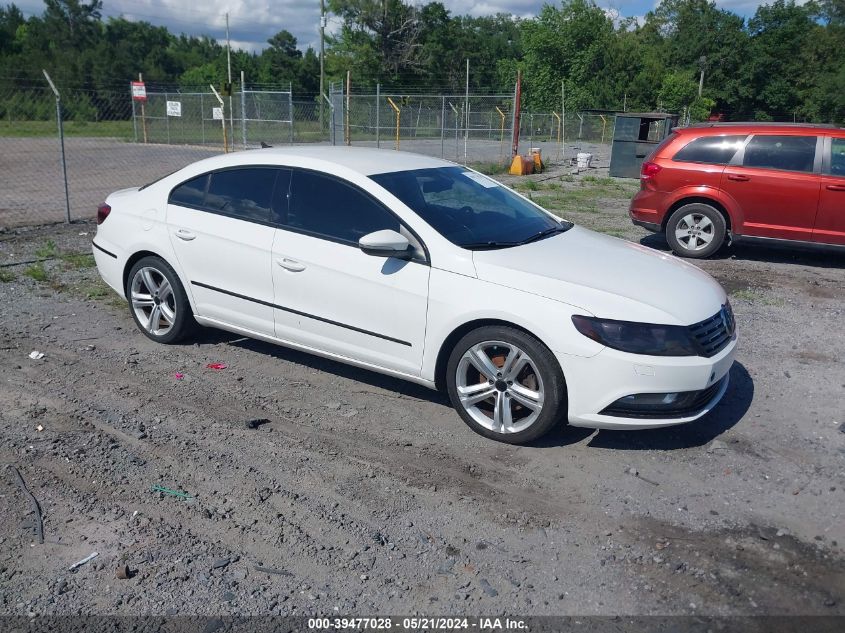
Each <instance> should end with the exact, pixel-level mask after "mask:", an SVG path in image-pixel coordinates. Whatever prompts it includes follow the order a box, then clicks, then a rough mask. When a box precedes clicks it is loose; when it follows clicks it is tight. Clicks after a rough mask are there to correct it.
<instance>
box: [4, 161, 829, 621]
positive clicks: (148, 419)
mask: <svg viewBox="0 0 845 633" xmlns="http://www.w3.org/2000/svg"><path fill="white" fill-rule="evenodd" d="M603 167H605V168H606V164H605V165H602V163H601V161H599V163H598V169H595V170H590V172H588V173H587V174H580V175H570V174H568V173H562V172H558V173H546V174H543V175H539V176H535V177H533V181H532V182H535V185H528V184H527V182H528V181H526V180H524V179H523V180H520V181H519V183H517V186H518V187H519V188H520V190H523V191H527V192H528V193H530V195H532V197H537V198H538V199H539V198H542V197H543V196H546V197H547V198H548V202H549V205H550V206H551V207H553V208H558V209H559V210H561V212H564V211H566V209H567V208H569V207H571V206H573V205H572V201H573V200H574V201H577V202H578V205H577V206H579V207H581V208H582V210H581V211H573V212H572V213H568V212H567V213H566V214H567V215H569V216H570V217H573V218H575V219H576V220H577V221H579V222H580V223H582V224H585V225H587V226H590V227H594V228H597V229H599V230H602V231H604V232H608V233H611V234H615V235H619V236H621V237H624V238H627V239H632V240H637V241H642V242H643V243H644V244H647V245H649V246H653V247H655V248H661V249H665V248H666V246H665V243H663V242H662V241H661V240H660V239H657V238H655V237H654V236H648V235H646V234H645V232H644V231H642V230H641V229H638V228H636V227H633V226H632V225H630V223H629V221H628V219H627V216H626V214H625V209H626V206H627V200H628V199H629V196H630V190H631V188H632V185H631V182H630V181H615V180H614V181H611V180H609V179H606V178H604V177H603V175H604V173H606V171H605V172H603V171H602V169H603ZM511 182H513V181H512V180H511ZM548 185H554V187H548ZM556 205H557V206H556ZM94 230H95V227H94V226H92V225H91V224H87V223H77V224H73V225H71V226H69V227H64V226H56V227H47V228H40V229H30V230H17V231H12V232H8V233H6V234H5V235H2V236H0V264H2V265H3V267H2V268H0V275H2V276H1V277H0V280H2V281H0V304H2V306H3V308H2V313H0V350H2V353H0V473H1V474H0V516H2V517H3V520H2V521H0V614H6V615H9V614H11V615H22V616H28V615H31V614H79V613H86V614H120V615H134V614H139V613H140V614H161V615H165V614H177V613H178V614H180V615H188V614H190V615H193V614H199V615H211V614H214V615H218V614H280V615H288V614H296V615H302V614H328V615H330V614H337V613H355V614H362V615H363V614H366V615H372V614H376V613H386V612H392V613H411V612H418V613H423V614H472V613H475V614H481V613H484V614H496V613H502V612H507V613H513V614H521V615H543V614H577V615H590V614H631V615H635V614H706V615H729V614H820V615H845V573H844V572H845V558H843V544H845V503H843V490H845V417H843V416H845V406H843V404H845V398H843V393H845V391H844V390H845V369H843V361H845V357H843V350H845V329H844V328H843V327H842V324H843V308H845V297H843V288H845V258H841V257H839V258H837V257H834V256H820V255H807V254H798V253H791V252H786V251H768V250H762V249H751V248H743V249H741V250H740V249H735V250H733V251H727V252H725V253H723V254H722V255H720V256H719V257H718V258H716V259H713V260H710V261H705V262H702V263H701V266H702V267H703V268H704V269H705V270H707V271H708V272H710V273H711V274H712V275H714V276H715V277H716V278H717V279H719V281H720V282H721V283H722V284H723V285H724V286H725V288H726V289H727V290H728V291H729V292H730V293H731V301H732V303H733V305H734V309H735V312H736V317H737V321H738V328H739V333H740V336H741V341H740V345H739V350H738V356H737V362H736V364H735V366H734V367H733V369H732V371H731V387H730V389H729V392H728V394H727V395H726V397H725V399H724V400H723V402H722V403H721V404H720V405H719V406H718V407H717V408H716V409H715V410H714V411H713V412H712V413H711V414H710V415H708V416H707V417H706V418H704V419H702V420H699V421H697V422H695V423H693V424H689V425H685V426H682V427H675V428H672V429H666V430H659V431H641V432H610V431H601V432H591V431H588V430H581V429H574V428H566V427H563V428H561V429H559V430H558V431H556V432H554V433H552V434H551V435H550V436H548V437H546V438H545V439H543V440H542V441H541V442H538V443H536V444H534V445H532V446H523V447H516V446H509V445H504V444H498V443H495V442H492V441H489V440H485V439H483V438H481V437H479V436H477V435H475V434H474V433H472V432H471V431H470V430H469V429H468V428H467V427H466V426H465V425H464V424H463V423H462V422H461V421H460V419H459V418H458V416H457V415H456V414H455V413H454V412H453V411H452V410H451V409H450V408H449V406H448V402H447V400H446V399H445V397H443V396H441V395H439V394H437V393H435V392H430V391H428V390H426V389H424V388H421V387H417V386H414V385H411V384H406V383H403V382H400V381H398V380H394V379H391V378H386V377H383V376H380V375H377V374H374V373H370V372H367V371H364V370H359V369H355V368H351V367H347V366H344V365H340V364H337V363H334V362H330V361H326V360H322V359H318V358H315V357H310V356H308V355H305V354H301V353H298V352H294V351H290V350H286V349H284V348H279V347H274V346H271V345H268V344H265V343H261V342H256V341H251V340H248V339H243V338H238V337H236V336H233V335H230V334H227V333H222V332H216V331H212V330H206V331H204V332H202V333H201V334H200V336H199V338H198V339H197V340H196V341H194V342H192V343H189V344H185V345H181V346H175V347H162V346H158V345H156V344H155V343H153V342H151V341H149V340H148V339H146V338H145V337H144V336H142V335H141V334H140V333H139V332H137V331H136V329H135V327H134V325H133V322H132V320H131V318H130V316H129V314H128V310H127V309H126V306H125V303H122V302H121V300H120V299H118V298H117V297H115V296H114V295H113V294H111V293H110V292H109V291H107V290H106V289H105V287H104V286H103V284H102V283H101V282H100V281H99V279H98V277H97V273H96V269H94V268H92V267H91V258H90V257H72V256H68V255H67V254H68V253H81V252H88V249H89V248H90V246H89V244H90V240H91V237H92V235H93V233H94ZM38 257H42V258H47V259H45V261H44V262H43V263H42V264H31V263H27V264H21V265H16V266H7V265H6V264H10V263H14V262H25V261H28V260H33V259H37V258H38ZM679 300H682V298H679ZM33 350H38V351H41V352H44V354H45V356H44V357H43V358H42V359H40V360H32V359H30V358H29V357H28V354H29V353H30V352H31V351H33ZM214 362H222V363H225V364H226V365H227V368H226V369H224V370H221V371H213V370H211V369H208V368H207V367H206V366H207V365H208V364H209V363H214ZM176 372H179V373H181V374H183V377H182V378H181V379H177V378H176V376H175V374H176ZM251 420H261V421H263V422H262V423H260V424H258V425H257V426H256V428H250V426H249V424H248V423H249V421H251ZM11 466H14V467H15V468H17V469H19V471H20V473H21V475H22V477H23V479H24V480H25V482H26V486H27V488H28V489H29V490H30V491H31V492H32V494H33V495H34V496H35V498H36V499H37V500H38V503H39V504H40V508H41V511H42V513H43V526H44V544H39V543H38V540H37V538H36V537H35V532H34V529H33V527H34V523H35V521H34V517H35V515H34V513H33V512H31V507H30V504H29V501H28V498H27V497H26V496H24V494H23V493H22V492H21V489H20V488H19V486H18V484H17V482H16V479H15V476H14V473H13V471H12V470H11V468H10V467H11ZM153 486H161V487H164V488H166V489H169V490H172V491H177V492H179V493H182V494H185V495H189V496H188V497H185V496H175V495H173V494H171V493H168V492H159V491H154V490H153V489H152V487H153ZM92 552H97V553H98V554H99V555H98V556H97V557H96V558H95V559H93V560H92V561H90V562H88V563H86V564H84V565H82V566H80V567H79V568H78V569H77V570H75V571H69V570H68V568H69V567H70V565H71V564H72V563H74V562H75V561H78V560H80V559H83V558H84V557H86V556H88V555H89V554H91V553H92ZM124 565H128V567H129V569H130V571H131V576H132V577H131V578H128V579H118V578H116V575H115V570H116V569H118V568H122V566H124Z"/></svg>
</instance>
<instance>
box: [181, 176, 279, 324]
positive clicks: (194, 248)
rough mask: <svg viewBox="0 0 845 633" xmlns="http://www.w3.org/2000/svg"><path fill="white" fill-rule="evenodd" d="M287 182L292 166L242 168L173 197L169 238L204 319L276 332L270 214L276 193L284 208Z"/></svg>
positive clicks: (202, 179) (195, 182)
mask: <svg viewBox="0 0 845 633" xmlns="http://www.w3.org/2000/svg"><path fill="white" fill-rule="evenodd" d="M289 180H290V171H289V170H286V169H280V168H277V167H239V168H232V169H223V170H218V171H215V172H212V173H210V174H205V175H202V176H199V177H197V178H194V179H192V180H189V181H187V182H185V183H183V184H182V185H180V186H178V187H176V188H175V189H174V190H173V191H172V192H171V194H170V198H169V200H168V205H167V224H168V229H169V231H170V241H171V243H172V245H173V249H174V251H175V252H176V257H177V258H178V260H179V264H180V266H181V267H182V270H183V272H184V274H185V275H186V276H187V282H188V286H189V287H188V288H187V290H188V292H190V293H192V295H193V298H194V304H195V307H196V310H197V314H198V315H199V316H202V317H206V318H208V319H214V320H215V321H218V322H222V323H226V324H231V325H236V326H238V327H242V328H246V329H249V330H252V331H254V332H259V333H261V334H267V335H271V336H272V335H273V334H274V332H275V324H274V318H273V307H272V305H273V303H272V302H273V279H272V275H271V252H272V247H273V237H274V235H275V228H274V226H273V223H272V222H271V215H272V214H273V208H274V205H276V204H278V200H277V199H276V197H275V196H277V195H279V194H278V193H277V191H281V196H282V198H281V200H282V203H283V204H286V198H285V196H286V195H287V189H288V181H289ZM277 186H278V189H277Z"/></svg>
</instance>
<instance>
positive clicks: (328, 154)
mask: <svg viewBox="0 0 845 633" xmlns="http://www.w3.org/2000/svg"><path fill="white" fill-rule="evenodd" d="M97 222H98V227H97V235H96V237H95V239H94V243H93V252H94V256H95V257H96V261H97V267H98V269H99V271H100V274H101V275H102V277H103V279H104V280H105V281H106V283H108V284H109V285H110V286H111V287H112V288H113V289H114V290H115V291H116V292H117V293H118V294H120V295H121V296H123V297H125V298H126V299H127V300H128V302H129V306H130V311H131V314H132V317H133V319H134V320H135V323H136V324H137V326H138V327H139V328H140V330H141V331H142V332H143V333H144V334H145V335H146V336H148V337H149V338H151V339H152V340H154V341H157V342H159V343H175V342H177V341H179V340H182V339H184V338H185V337H186V336H188V335H189V334H190V332H191V331H192V330H193V329H194V327H195V325H196V324H200V325H204V326H211V327H216V328H221V329H224V330H228V331H230V332H235V333H238V334H241V335H245V336H250V337H254V338H256V339H261V340H264V341H269V342H272V343H277V344H280V345H285V346H288V347H292V348H296V349H299V350H304V351H307V352H311V353H313V354H318V355H320V356H324V357H327V358H331V359H335V360H338V361H341V362H344V363H349V364H352V365H356V366H358V367H363V368H366V369H370V370H373V371H377V372H381V373H384V374H390V375H393V376H397V377H400V378H404V379H406V380H410V381H413V382H416V383H420V384H423V385H426V386H428V387H432V388H438V389H443V390H446V391H447V392H448V394H449V397H450V399H451V401H452V403H453V405H454V407H455V409H456V410H457V412H458V414H459V415H460V416H461V418H463V420H464V421H465V422H466V423H467V424H468V425H469V426H470V428H472V429H473V430H474V431H476V432H478V433H480V434H481V435H484V436H485V437H488V438H492V439H496V440H500V441H504V442H510V443H523V442H528V441H531V440H533V439H535V438H537V437H539V436H541V435H543V434H544V433H546V432H547V431H549V430H550V429H552V428H553V427H554V426H555V425H557V424H558V423H560V422H562V421H564V420H565V421H568V422H569V424H571V425H573V426H583V427H592V428H601V429H642V428H652V427H661V426H668V425H672V424H681V423H684V422H690V421H692V420H695V419H697V418H699V417H701V416H703V415H704V414H706V413H707V412H708V411H710V410H711V409H712V408H713V407H714V406H715V405H716V403H717V402H718V401H719V399H720V398H721V397H722V395H723V394H724V393H725V390H726V389H727V385H728V370H729V369H730V366H731V364H732V363H733V357H734V348H735V346H736V335H735V333H734V320H733V315H732V313H731V308H730V305H729V303H728V301H727V298H726V296H725V292H724V291H723V290H722V288H721V286H719V284H718V283H716V281H714V280H713V279H712V278H711V277H710V276H708V275H707V274H706V273H704V272H702V271H701V270H699V269H698V268H696V267H694V266H692V265H691V264H687V263H685V262H683V261H681V260H679V259H676V258H675V257H673V256H671V255H665V254H662V253H659V252H657V251H654V250H651V249H648V248H645V247H643V246H640V245H636V244H631V243H628V242H625V241H622V240H618V239H615V238H612V237H607V236H605V235H600V234H598V233H593V232H592V231H588V230H586V229H583V228H580V227H578V226H574V225H573V224H571V223H569V222H565V221H562V220H560V219H559V218H557V217H555V216H553V215H552V214H550V213H548V212H547V211H545V210H543V209H542V208H540V207H538V206H537V205H535V204H534V203H532V202H531V201H530V200H528V199H526V198H524V197H522V196H520V195H519V194H517V193H515V192H513V191H512V190H511V189H509V188H507V187H505V186H503V185H501V184H499V183H498V182H496V181H494V180H492V179H490V178H488V177H486V176H484V175H482V174H479V173H477V172H475V171H472V170H471V169H468V168H466V167H461V166H458V165H455V164H453V163H449V162H446V161H443V160H439V159H435V158H430V157H427V156H418V155H415V154H409V153H403V152H395V151H390V150H374V149H358V148H346V147H343V148H335V147H311V148H284V149H275V148H271V149H261V150H255V151H245V152H238V153H235V154H228V155H224V156H218V157H214V158H210V159H207V160H202V161H200V162H197V163H194V164H192V165H189V166H188V167H185V168H184V169H182V170H180V171H178V172H176V173H174V174H171V175H169V176H166V177H165V178H162V179H161V180H159V181H157V182H154V183H152V184H149V185H146V186H144V187H140V188H132V189H125V190H122V191H118V192H116V193H113V194H112V195H110V196H109V197H108V199H107V200H106V202H105V203H104V204H103V205H101V206H100V208H99V210H98V214H97Z"/></svg>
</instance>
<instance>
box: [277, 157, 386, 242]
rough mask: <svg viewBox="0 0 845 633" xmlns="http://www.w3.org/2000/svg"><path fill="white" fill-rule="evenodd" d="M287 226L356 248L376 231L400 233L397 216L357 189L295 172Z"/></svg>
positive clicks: (318, 175)
mask: <svg viewBox="0 0 845 633" xmlns="http://www.w3.org/2000/svg"><path fill="white" fill-rule="evenodd" d="M286 225H287V226H289V227H290V228H292V229H300V230H302V231H307V232H309V233H314V234H317V235H320V236H324V237H327V238H329V239H332V240H338V241H342V242H351V243H353V244H357V243H358V240H359V239H360V238H361V237H363V236H364V235H367V234H368V233H372V232H373V231H379V230H382V229H393V230H394V231H398V230H399V226H400V225H399V220H398V218H396V216H394V215H393V214H392V213H390V212H389V211H388V210H387V209H385V208H384V207H383V206H382V205H380V204H379V203H378V202H376V201H375V200H373V199H372V198H370V196H368V195H366V194H365V193H364V192H363V191H361V190H360V189H358V188H357V187H354V186H352V185H350V184H346V183H344V182H342V181H341V180H338V179H337V178H333V177H331V176H328V175H324V174H319V173H316V172H311V171H304V170H294V172H293V177H292V181H291V198H290V204H289V207H288V216H287V222H286Z"/></svg>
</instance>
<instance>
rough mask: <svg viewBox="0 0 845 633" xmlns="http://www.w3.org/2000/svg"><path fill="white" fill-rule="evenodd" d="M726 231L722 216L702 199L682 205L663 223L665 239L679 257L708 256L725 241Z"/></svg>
mask: <svg viewBox="0 0 845 633" xmlns="http://www.w3.org/2000/svg"><path fill="white" fill-rule="evenodd" d="M726 234H727V227H726V226H725V218H724V217H723V216H722V214H721V213H719V210H718V209H715V208H714V207H711V206H710V205H709V204H704V203H702V202H693V203H690V204H685V205H684V206H682V207H680V208H679V209H677V210H676V211H675V212H674V213H673V214H672V215H671V216H670V218H669V221H668V222H667V223H666V241H667V242H669V246H670V247H671V248H672V250H673V251H674V252H675V254H676V255H679V256H681V257H691V258H694V259H701V258H704V257H710V255H712V254H713V253H715V252H716V251H718V250H719V248H721V246H722V244H724V242H725V235H726Z"/></svg>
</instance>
